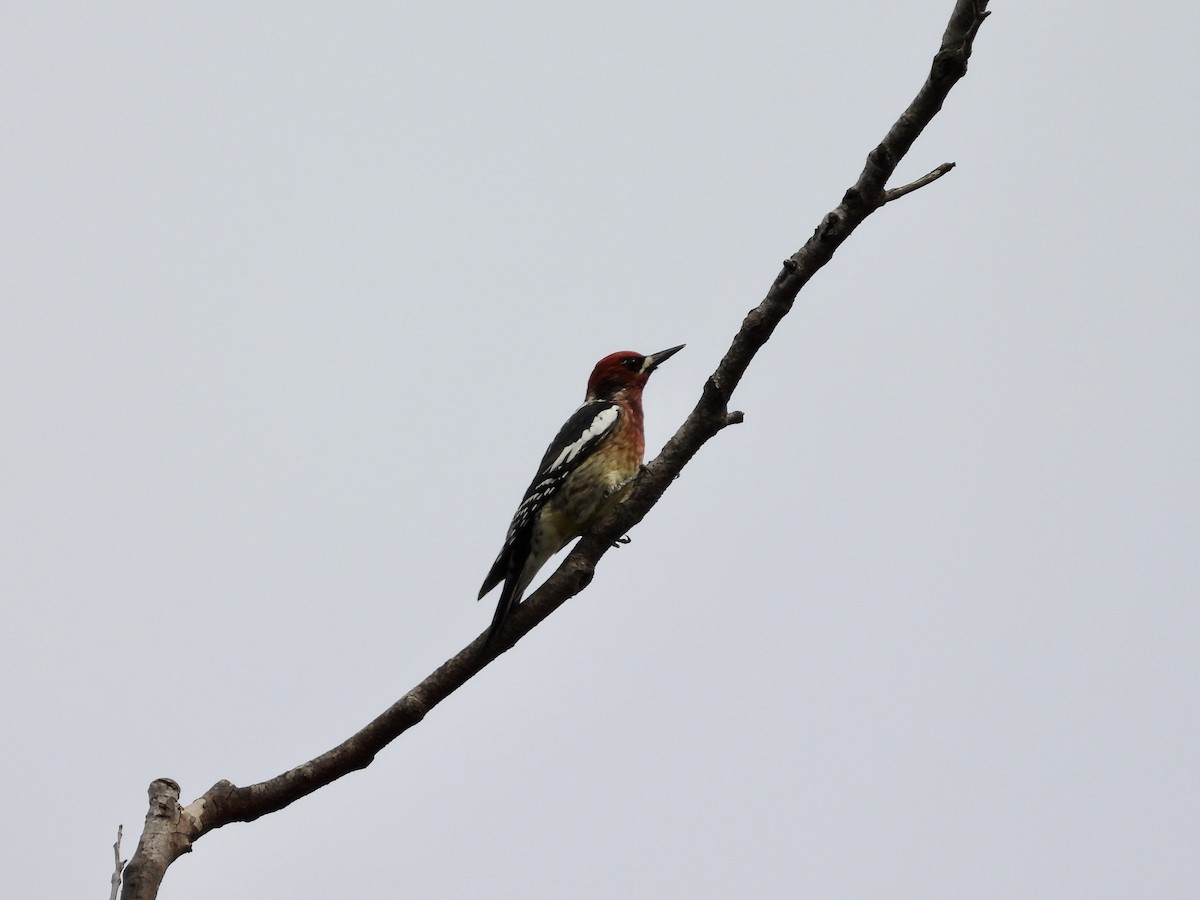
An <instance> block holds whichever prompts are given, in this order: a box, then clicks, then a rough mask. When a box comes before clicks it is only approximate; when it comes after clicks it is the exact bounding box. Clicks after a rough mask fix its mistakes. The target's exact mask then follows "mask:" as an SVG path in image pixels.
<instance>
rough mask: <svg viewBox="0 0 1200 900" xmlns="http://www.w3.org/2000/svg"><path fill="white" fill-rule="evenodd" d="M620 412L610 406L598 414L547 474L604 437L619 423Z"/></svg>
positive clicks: (568, 446)
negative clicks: (616, 422) (614, 424)
mask: <svg viewBox="0 0 1200 900" xmlns="http://www.w3.org/2000/svg"><path fill="white" fill-rule="evenodd" d="M619 414H620V410H619V409H618V408H617V407H616V406H610V407H608V408H607V409H602V410H600V412H598V413H596V418H594V419H592V424H591V425H589V426H588V427H587V428H586V429H585V430H584V432H583V434H581V435H580V436H579V438H578V440H576V441H574V442H572V443H570V444H568V445H567V446H566V447H563V449H562V452H561V453H559V454H558V456H557V457H556V458H555V460H554V462H552V463H550V465H549V466H547V467H546V473H550V472H553V471H554V470H555V469H557V468H559V467H560V466H562V465H565V464H566V463H569V462H570V461H571V460H573V459H574V458H575V457H576V456H578V455H579V452H580V451H581V450H583V448H584V447H586V446H587V445H588V444H590V443H591V442H592V441H594V440H596V438H598V437H600V436H601V435H603V434H604V433H605V432H606V431H608V429H610V428H612V426H613V423H614V422H615V421H617V416H618V415H619Z"/></svg>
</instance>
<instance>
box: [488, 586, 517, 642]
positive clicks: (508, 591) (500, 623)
mask: <svg viewBox="0 0 1200 900" xmlns="http://www.w3.org/2000/svg"><path fill="white" fill-rule="evenodd" d="M516 587H517V584H516V580H515V579H511V578H508V579H505V581H504V587H502V588H501V589H500V602H499V603H497V604H496V614H495V615H494V616H492V625H491V627H490V628H488V633H487V638H486V639H485V640H484V642H483V646H484V647H485V648H487V647H490V646H491V645H492V641H494V640H495V639H496V635H498V634H499V633H500V629H501V628H503V627H504V621H505V619H507V618H508V614H509V613H510V612H512V608H513V607H514V606H516V605H517V600H518V599H519V598H518V597H517V591H516Z"/></svg>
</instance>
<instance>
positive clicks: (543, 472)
mask: <svg viewBox="0 0 1200 900" xmlns="http://www.w3.org/2000/svg"><path fill="white" fill-rule="evenodd" d="M621 415H622V413H621V407H620V406H618V405H617V404H615V403H612V402H609V401H607V400H593V401H591V402H590V403H585V404H583V406H581V407H579V409H577V410H575V412H574V413H573V414H572V415H571V418H569V419H567V421H566V423H565V424H564V425H563V427H562V428H560V429H559V431H558V435H557V436H556V437H555V438H554V440H553V441H551V443H550V446H549V447H547V448H546V453H545V455H544V456H543V457H542V462H541V464H540V465H539V466H538V470H537V474H536V475H534V476H533V481H531V482H530V483H529V487H528V488H526V490H525V496H524V497H522V498H521V504H520V505H519V506H518V507H517V511H516V513H515V514H514V515H513V519H512V523H511V524H510V525H509V526H508V535H507V537H506V538H505V540H504V548H503V549H502V550H501V551H500V555H499V556H497V557H496V562H495V563H494V564H493V565H492V569H491V571H490V572H488V575H487V578H485V579H484V581H483V587H481V588H480V589H479V597H480V599H482V598H483V597H484V595H485V594H487V592H488V591H490V590H491V589H492V588H494V587H495V586H496V585H498V584H499V583H500V582H501V581H504V580H505V579H506V578H508V577H509V575H510V573H511V574H513V575H514V576H516V575H519V573H515V572H512V571H511V570H512V569H513V563H514V562H515V561H516V560H521V559H524V558H525V556H526V555H527V553H528V552H529V540H530V537H531V536H532V531H533V522H534V517H535V516H536V515H537V512H538V510H540V509H541V508H542V507H543V506H545V504H546V502H547V501H548V500H549V499H550V498H551V497H553V496H554V494H555V493H557V491H558V489H559V488H560V487H562V485H563V482H564V481H566V479H567V477H568V476H569V475H570V474H571V473H572V472H574V471H575V470H576V469H578V468H579V466H580V465H582V464H583V462H584V461H585V460H586V459H588V457H590V456H591V455H592V454H593V453H595V452H596V450H597V448H599V447H600V446H601V445H602V444H603V443H604V439H605V438H606V437H607V436H608V435H609V434H611V433H612V431H613V429H614V428H615V427H616V426H617V423H618V421H619V420H620V418H621Z"/></svg>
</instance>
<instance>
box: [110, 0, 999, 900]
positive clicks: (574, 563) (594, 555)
mask: <svg viewBox="0 0 1200 900" xmlns="http://www.w3.org/2000/svg"><path fill="white" fill-rule="evenodd" d="M987 4H988V0H957V2H956V3H955V6H954V10H953V12H952V13H951V16H950V20H949V23H948V24H947V27H946V31H945V34H944V35H943V38H942V45H941V48H940V49H939V51H938V53H937V54H936V55H935V56H934V59H933V64H932V66H931V67H930V73H929V76H928V77H927V78H926V80H925V83H924V84H923V85H922V87H921V89H920V90H919V91H918V93H917V95H916V97H915V98H914V99H913V101H912V102H911V103H910V104H909V106H908V108H907V109H905V111H904V112H903V113H902V114H901V115H900V117H899V118H898V119H897V120H896V122H895V124H893V125H892V127H891V128H890V129H889V130H888V132H887V134H886V135H885V137H884V139H883V140H882V141H881V142H880V143H879V145H878V146H876V147H875V148H874V149H873V150H872V151H871V152H870V153H868V154H867V159H866V164H865V166H864V168H863V171H862V174H861V175H860V176H859V178H858V180H857V181H856V182H855V183H854V185H852V186H851V187H850V188H849V189H848V190H847V191H846V192H845V195H844V196H843V198H842V201H841V203H839V204H838V206H837V207H835V208H834V209H833V210H831V211H830V212H829V213H828V214H826V216H825V217H824V218H823V219H822V220H821V223H820V224H819V225H818V226H817V228H816V229H815V230H814V232H813V234H812V236H811V237H810V238H809V239H808V241H806V242H805V244H804V245H803V246H802V247H801V248H800V249H799V250H797V251H796V252H795V253H794V254H792V255H791V256H790V257H788V259H786V260H784V262H783V265H782V268H781V270H780V272H779V274H778V275H777V276H776V277H775V280H774V281H773V283H772V284H771V286H770V288H769V289H768V291H767V294H766V296H765V298H764V299H763V300H762V302H760V303H759V304H758V306H756V307H755V308H754V309H752V310H750V312H749V313H747V315H746V316H745V318H744V319H743V321H742V325H741V328H740V329H739V330H738V332H737V334H736V335H735V336H734V338H733V341H732V343H731V344H730V347H729V349H728V350H727V351H726V353H725V355H724V357H723V358H722V359H721V361H720V363H719V364H718V365H717V368H716V370H715V371H714V372H713V374H712V375H710V376H709V378H708V379H707V380H706V381H705V383H704V386H703V389H702V390H701V393H700V398H699V400H698V401H697V403H696V405H695V407H694V408H693V409H692V411H691V413H690V414H689V415H688V416H687V418H686V419H685V420H684V422H683V424H682V425H681V426H680V427H679V429H678V430H677V431H676V432H675V434H674V435H673V436H672V437H671V439H670V440H669V441H667V443H666V445H665V446H664V447H663V449H662V452H661V453H660V454H659V455H658V456H657V457H656V458H655V459H653V460H652V461H650V462H649V463H648V464H646V465H645V466H644V467H643V469H642V472H641V474H640V475H639V477H638V479H637V481H636V482H635V483H634V485H633V487H632V488H631V490H630V492H629V495H628V496H627V498H626V499H625V500H624V501H623V502H622V503H621V504H620V505H619V506H618V507H617V509H616V510H614V511H613V512H612V513H611V514H610V515H609V516H607V517H606V518H605V519H604V520H603V521H602V522H600V523H599V524H598V526H597V527H596V528H595V529H594V530H593V531H592V532H590V533H589V534H587V535H584V536H583V537H582V538H581V539H580V540H579V542H578V543H577V544H576V546H575V548H574V549H573V550H572V551H571V553H570V554H568V556H567V558H566V559H565V560H564V561H563V563H562V564H561V565H560V566H559V567H558V569H557V570H556V571H555V572H554V574H553V575H551V576H550V578H548V579H547V580H546V582H545V583H544V584H543V585H542V586H541V587H540V588H539V589H538V590H537V591H535V592H534V593H533V594H532V595H531V596H530V597H529V598H528V599H527V600H525V601H524V602H523V603H521V604H519V605H518V606H517V607H516V608H515V609H514V610H513V612H512V614H511V615H510V616H509V619H508V622H507V624H506V627H505V628H504V629H503V631H502V632H501V633H500V634H499V635H498V636H497V638H496V639H495V641H494V642H493V645H492V646H491V647H488V648H485V647H484V640H483V635H482V634H481V635H480V636H479V637H477V638H476V639H475V640H474V641H472V642H471V643H470V644H469V645H468V646H467V647H465V648H464V649H463V650H461V651H460V652H459V653H458V654H456V655H455V656H454V657H452V658H451V659H449V660H447V661H446V662H445V663H443V664H442V665H441V666H439V667H438V668H437V669H436V670H435V671H434V672H433V673H432V674H430V675H429V676H428V677H427V678H425V680H423V681H422V682H421V683H420V684H418V685H417V686H416V687H414V688H413V689H412V690H410V691H409V692H408V693H406V694H404V695H403V696H402V697H400V698H399V699H398V700H397V701H396V702H395V703H393V704H392V705H391V706H390V707H388V709H386V710H385V711H384V712H383V713H382V714H381V715H379V716H378V717H377V718H376V719H374V720H373V721H372V722H370V723H369V724H367V725H366V726H365V727H364V728H363V729H362V730H360V731H359V732H358V733H356V734H354V735H352V736H351V737H349V738H348V739H346V740H345V741H343V742H342V743H341V744H339V745H337V746H336V747H334V748H333V749H331V750H329V751H327V752H325V753H322V754H321V755H320V756H317V757H315V758H313V759H311V760H309V761H308V762H306V763H303V764H302V765H300V766H297V767H295V768H293V769H290V770H288V771H286V772H283V773H282V774H280V775H277V776H275V777H274V778H271V779H269V780H267V781H263V782H260V783H258V784H252V785H249V786H246V787H238V786H237V785H234V784H233V783H231V782H229V781H224V780H222V781H218V782H217V783H216V784H214V785H213V786H212V787H211V788H209V789H208V790H207V791H206V792H205V793H204V794H203V795H201V796H200V797H198V798H197V799H196V800H194V801H192V802H191V803H189V804H187V805H186V806H183V805H181V804H180V796H181V789H180V787H179V785H178V784H177V783H176V782H174V781H173V780H171V779H169V778H159V779H155V780H154V781H153V782H152V783H151V784H150V787H149V799H150V802H149V809H148V811H147V814H146V822H145V826H144V828H143V831H142V835H141V838H140V840H139V841H138V847H137V851H136V852H135V853H134V856H133V858H132V859H131V860H129V862H128V863H127V864H125V866H124V872H123V875H124V879H123V880H124V885H123V891H122V894H121V896H122V898H123V900H152V898H154V897H156V896H157V894H158V888H159V885H160V884H161V882H162V879H163V876H164V875H165V873H166V870H167V868H168V867H169V866H170V865H171V863H173V862H174V861H175V860H176V859H178V858H179V857H180V856H182V855H183V854H184V853H188V852H190V851H191V849H192V846H193V844H194V843H195V842H196V841H197V840H198V839H199V838H201V837H203V836H204V835H205V834H207V833H208V832H209V831H212V830H213V829H215V828H220V827H222V826H223V825H227V824H229V823H231V822H250V821H253V820H254V819H257V818H260V817H261V816H264V815H267V814H268V813H271V812H275V811H276V810H279V809H282V808H283V807H285V806H288V805H289V804H291V803H294V802H295V801H296V800H299V799H300V798H301V797H304V796H307V795H308V794H310V793H312V792H313V791H315V790H318V789H319V788H321V787H324V786H325V785H328V784H330V783H331V782H333V781H335V780H337V779H338V778H341V777H342V776H343V775H346V774H349V773H350V772H353V771H357V770H359V769H363V768H365V767H367V766H368V765H370V764H371V762H372V761H373V760H374V758H375V756H376V754H378V753H379V751H380V750H382V749H383V748H384V747H386V746H387V745H388V744H389V743H391V742H392V741H393V740H395V739H396V738H397V737H399V736H400V735H401V734H403V733H404V732H405V731H407V730H408V729H409V728H411V727H412V726H414V725H416V724H417V723H419V722H420V721H421V720H422V719H423V718H424V717H425V715H426V713H428V712H429V710H431V709H433V707H435V706H437V704H438V703H440V702H441V701H442V700H444V699H445V698H446V697H448V696H449V695H450V694H451V693H453V692H454V691H455V690H457V689H458V688H459V687H461V686H462V685H463V684H464V683H466V681H468V680H469V679H470V678H471V677H473V676H474V675H476V674H477V673H478V672H479V671H481V670H482V669H483V668H484V667H485V666H487V665H488V664H489V663H490V662H491V661H492V660H494V659H495V658H496V657H497V656H499V655H500V654H501V653H504V652H506V651H507V650H508V649H509V648H511V647H512V646H513V645H514V644H515V643H516V642H517V641H518V640H520V639H521V638H522V637H524V636H525V635H526V634H527V633H528V632H529V631H530V630H531V629H533V628H534V627H536V626H537V625H538V623H540V622H541V621H543V620H544V619H545V618H546V617H547V616H549V615H550V614H551V613H552V612H554V610H556V609H558V607H560V606H561V605H562V604H563V603H565V602H566V601H567V600H569V599H570V598H571V597H573V596H575V595H576V594H578V593H579V592H580V591H582V590H583V589H584V588H586V587H587V586H588V584H590V583H591V581H592V578H593V577H594V576H595V570H596V565H597V564H598V563H599V561H600V559H601V558H603V556H604V554H605V553H606V552H608V551H609V550H610V549H612V547H613V546H614V545H615V542H616V541H617V540H618V539H619V538H620V537H621V536H622V535H624V534H626V533H627V532H628V531H630V530H631V529H632V528H633V527H634V526H636V525H637V524H638V523H639V522H641V520H642V519H643V518H645V516H646V515H647V514H648V513H649V511H650V509H651V508H653V506H654V505H655V504H656V503H658V501H659V500H660V499H661V498H662V496H663V494H664V493H665V492H666V490H667V488H669V487H670V485H671V483H672V482H673V481H674V480H675V478H677V477H678V476H679V474H680V472H681V471H682V470H683V468H684V466H686V465H687V463H688V462H689V461H690V460H691V459H692V458H693V457H694V456H695V455H696V453H697V452H698V451H699V449H700V448H701V447H702V446H703V445H704V444H705V443H707V442H708V441H709V440H711V439H712V438H713V437H715V436H716V435H717V434H719V433H720V432H721V431H722V430H724V429H725V428H727V427H729V426H731V425H736V424H738V423H740V422H742V421H743V418H744V417H743V414H742V412H741V411H739V410H730V408H729V403H730V401H731V399H732V396H733V393H734V391H735V390H736V388H737V386H738V384H739V383H740V381H741V379H742V376H743V375H744V374H745V372H746V369H747V368H748V367H749V365H750V363H751V362H752V361H753V359H754V357H755V355H756V354H757V353H758V351H759V350H760V349H761V348H762V346H763V345H764V344H765V343H766V342H767V341H768V340H769V339H770V337H771V334H772V333H773V332H774V330H775V327H776V326H777V325H778V324H779V322H780V321H781V320H782V319H783V317H784V316H785V315H787V313H788V312H789V311H790V309H791V307H792V305H793V303H794V302H795V299H796V296H797V295H798V293H799V292H800V290H801V289H802V288H803V287H804V285H805V284H807V283H808V281H809V280H810V279H811V278H812V276H813V275H814V274H816V272H817V271H819V270H820V269H821V268H822V267H823V266H824V265H825V264H826V263H827V262H828V261H829V260H830V259H831V258H832V256H833V254H834V252H835V251H836V250H837V248H838V247H840V246H841V244H842V243H843V242H844V241H845V240H846V239H847V238H848V237H849V236H850V234H852V233H853V231H854V229H855V228H857V227H858V225H860V224H861V223H862V222H863V221H864V220H865V219H866V217H867V216H869V215H870V214H871V213H873V212H874V211H875V210H877V209H879V208H881V207H883V206H884V205H886V204H887V203H891V202H893V201H895V200H899V199H900V198H901V197H905V196H907V195H908V194H910V193H913V192H914V191H917V190H919V189H921V188H923V187H926V186H928V185H930V184H932V183H933V182H935V181H937V180H939V179H940V178H942V177H943V176H944V175H946V174H947V173H948V172H949V171H950V170H951V169H953V168H954V163H950V162H947V163H943V164H941V165H939V166H937V167H936V168H934V169H933V170H932V171H930V172H928V173H927V174H925V175H923V176H921V177H920V178H917V179H916V180H914V181H912V182H909V183H908V184H905V185H902V186H900V187H896V188H891V189H888V188H887V187H886V185H887V182H888V180H889V179H890V178H891V177H892V176H893V175H894V173H895V170H896V166H897V165H898V164H899V163H900V161H901V160H902V159H903V158H904V156H905V155H906V154H907V153H908V150H909V149H910V148H911V146H912V144H913V142H914V141H915V140H916V138H917V137H918V136H919V135H920V133H921V132H922V131H923V130H924V128H925V127H926V126H927V125H928V124H929V122H930V121H931V120H932V119H933V117H934V116H935V115H936V114H937V113H938V111H939V110H940V109H941V107H942V103H943V102H944V100H945V98H946V96H947V94H949V92H950V89H951V88H952V87H953V86H954V85H955V84H956V83H957V82H958V80H959V79H961V78H962V77H963V75H965V74H966V71H967V61H968V60H969V58H970V55H971V51H972V48H973V45H974V40H975V36H976V34H977V33H978V30H979V27H980V25H982V23H983V20H984V19H985V18H986V17H987V16H988V15H989V12H988V10H987Z"/></svg>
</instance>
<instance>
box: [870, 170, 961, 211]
mask: <svg viewBox="0 0 1200 900" xmlns="http://www.w3.org/2000/svg"><path fill="white" fill-rule="evenodd" d="M953 168H954V163H952V162H948V163H942V164H941V165H940V166H938V167H937V168H936V169H934V170H933V171H932V172H930V173H929V174H928V175H922V176H921V177H920V178H918V179H917V180H916V181H910V182H909V183H908V184H906V185H904V186H903V187H898V188H889V189H888V190H886V191H884V194H883V202H884V203H891V202H892V201H893V200H899V199H900V198H901V197H903V196H904V195H905V194H911V193H912V192H913V191H915V190H917V189H919V188H923V187H925V185H927V184H933V182H935V181H937V180H938V179H939V178H941V177H942V176H943V175H945V174H946V173H947V172H949V171H950V170H951V169H953Z"/></svg>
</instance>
